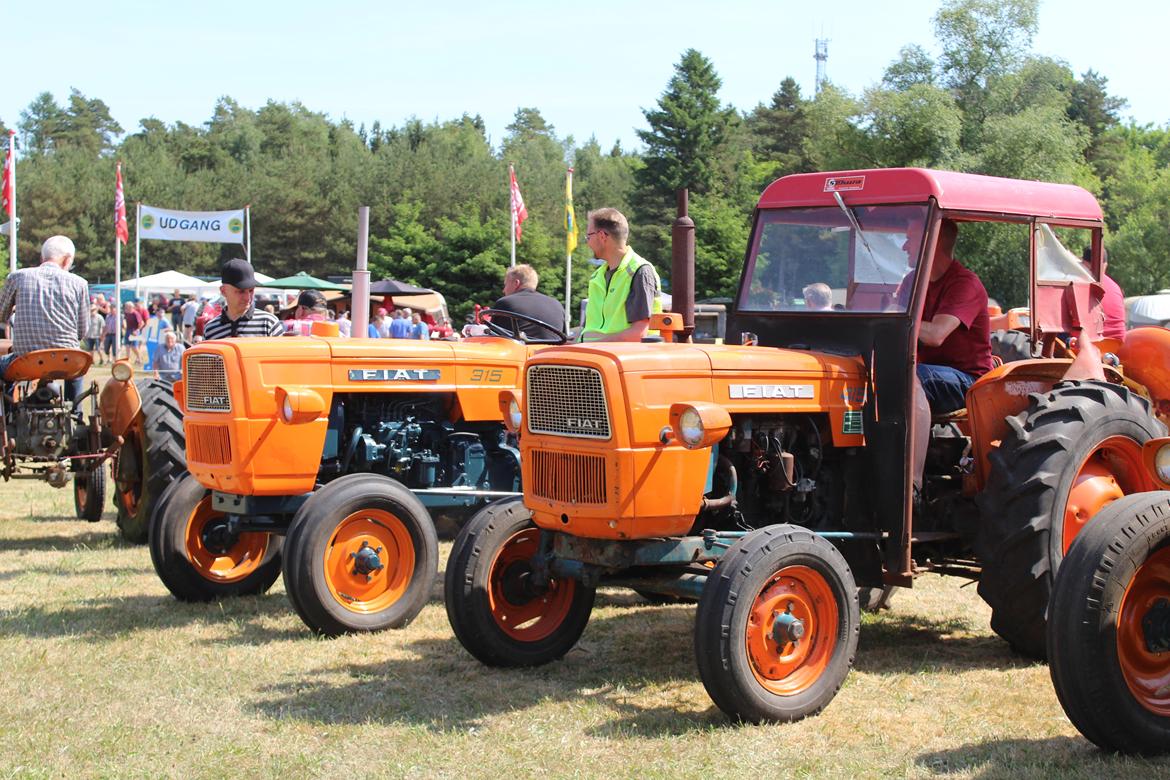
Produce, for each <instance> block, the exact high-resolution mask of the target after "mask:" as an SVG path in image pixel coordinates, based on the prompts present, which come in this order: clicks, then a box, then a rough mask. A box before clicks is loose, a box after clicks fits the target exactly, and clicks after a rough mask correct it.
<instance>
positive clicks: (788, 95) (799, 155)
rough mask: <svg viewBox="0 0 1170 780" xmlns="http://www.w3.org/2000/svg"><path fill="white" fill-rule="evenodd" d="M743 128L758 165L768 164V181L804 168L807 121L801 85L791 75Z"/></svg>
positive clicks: (758, 108)
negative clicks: (769, 164)
mask: <svg viewBox="0 0 1170 780" xmlns="http://www.w3.org/2000/svg"><path fill="white" fill-rule="evenodd" d="M745 125H746V127H747V129H748V131H749V132H750V133H751V142H752V152H753V153H754V154H755V156H756V159H758V160H760V161H761V162H771V163H773V164H772V165H771V166H770V170H769V171H768V176H767V177H768V178H779V177H781V176H784V175H785V174H789V173H796V172H798V171H802V170H806V169H807V165H808V163H807V160H806V159H805V156H804V142H805V139H806V138H807V137H808V135H809V122H808V116H807V112H806V110H805V100H804V98H802V97H801V95H800V85H799V84H797V83H796V80H795V79H794V78H792V77H791V76H789V77H787V78H785V79H784V80H783V81H782V82H780V88H779V89H777V90H776V92H775V93H774V94H773V95H772V102H771V103H769V104H768V105H767V106H765V105H763V104H761V105H759V106H756V108H755V110H754V111H752V113H751V114H749V115H748V116H747V118H746V120H745Z"/></svg>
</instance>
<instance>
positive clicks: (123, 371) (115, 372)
mask: <svg viewBox="0 0 1170 780" xmlns="http://www.w3.org/2000/svg"><path fill="white" fill-rule="evenodd" d="M110 374H111V375H112V376H113V377H114V379H117V380H118V381H119V382H129V381H130V377H132V376H134V369H133V368H131V367H130V364H129V363H124V362H122V361H119V362H117V363H115V364H114V367H113V368H111V369H110Z"/></svg>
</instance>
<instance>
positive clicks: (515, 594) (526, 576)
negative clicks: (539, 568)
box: [501, 561, 537, 605]
mask: <svg viewBox="0 0 1170 780" xmlns="http://www.w3.org/2000/svg"><path fill="white" fill-rule="evenodd" d="M501 590H502V591H503V594H504V599H505V600H507V602H508V603H509V604H516V605H522V604H527V603H528V602H529V601H532V599H533V598H535V597H536V595H537V593H536V588H535V586H534V585H533V584H532V567H531V566H530V565H529V564H528V562H527V561H517V562H515V563H513V564H512V565H510V566H509V567H508V568H507V569H505V570H504V576H503V582H502V584H501Z"/></svg>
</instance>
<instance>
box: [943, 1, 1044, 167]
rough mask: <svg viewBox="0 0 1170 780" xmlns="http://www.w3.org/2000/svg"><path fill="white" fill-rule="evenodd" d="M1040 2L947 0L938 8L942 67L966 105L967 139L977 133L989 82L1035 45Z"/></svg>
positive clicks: (946, 79)
mask: <svg viewBox="0 0 1170 780" xmlns="http://www.w3.org/2000/svg"><path fill="white" fill-rule="evenodd" d="M1038 7H1039V0H947V2H944V3H943V5H942V8H940V9H939V11H938V13H937V14H935V17H934V29H935V35H936V37H937V38H938V43H939V45H940V46H941V48H942V55H941V56H940V57H939V62H938V66H939V72H940V76H941V80H942V85H943V86H945V87H948V88H950V89H953V90H954V91H955V95H956V99H957V101H958V104H959V107H960V108H961V109H962V110H963V115H964V118H965V122H964V128H963V138H964V144H965V145H966V143H968V142H969V141H970V140H974V139H975V138H977V137H978V133H979V130H980V128H981V126H982V123H983V120H984V118H985V117H986V115H987V111H986V107H985V104H984V99H985V98H986V96H987V92H988V90H989V88H990V84H991V82H992V81H993V80H994V79H995V78H996V77H998V76H1002V75H1004V74H1005V73H1008V72H1010V71H1011V70H1012V69H1013V68H1015V66H1016V65H1017V64H1018V63H1019V62H1020V61H1021V60H1022V59H1023V57H1024V56H1025V54H1026V53H1027V51H1028V49H1029V48H1030V47H1031V45H1032V38H1033V36H1035V34H1036V30H1037V26H1038V18H1039V11H1038Z"/></svg>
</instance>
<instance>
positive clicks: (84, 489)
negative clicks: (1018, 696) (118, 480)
mask: <svg viewBox="0 0 1170 780" xmlns="http://www.w3.org/2000/svg"><path fill="white" fill-rule="evenodd" d="M105 505H106V464H105V463H99V464H97V465H96V466H94V467H93V468H91V469H85V470H82V471H78V472H76V473H75V474H74V475H73V509H74V511H76V512H77V517H78V519H79V520H88V521H89V522H91V523H96V522H97V521H98V520H101V519H102V507H104V506H105Z"/></svg>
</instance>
